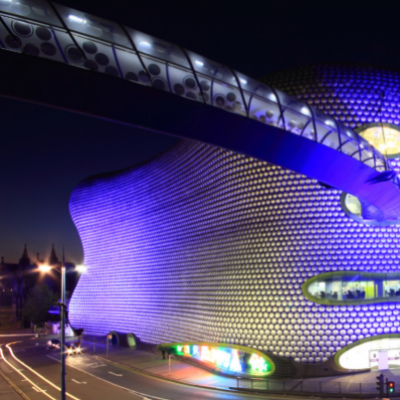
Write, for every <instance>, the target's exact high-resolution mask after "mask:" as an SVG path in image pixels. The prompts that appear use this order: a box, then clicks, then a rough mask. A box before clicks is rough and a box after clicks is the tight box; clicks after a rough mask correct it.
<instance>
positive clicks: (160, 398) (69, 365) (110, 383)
mask: <svg viewBox="0 0 400 400" xmlns="http://www.w3.org/2000/svg"><path fill="white" fill-rule="evenodd" d="M47 357H49V358H51V359H53V360H55V361H58V362H61V361H60V360H57V358H54V357H52V356H50V355H47ZM67 365H68V367H71V368H75V369H77V370H78V371H81V372H83V373H85V374H88V375H90V376H93V378H96V379H99V380H101V381H103V382H106V383H108V384H109V385H113V386H116V387H118V388H120V389H123V390H126V391H127V392H130V393H134V394H136V395H137V396H142V397H143V400H150V399H149V398H148V397H146V396H149V397H151V399H155V400H168V399H165V398H164V397H156V396H152V395H150V394H144V393H140V392H135V391H134V390H132V389H129V388H127V387H124V386H121V385H117V384H116V383H113V382H110V381H107V380H106V379H103V378H100V377H98V376H96V375H93V374H91V373H90V372H87V371H85V370H83V369H81V368H78V367H75V365H72V364H67Z"/></svg>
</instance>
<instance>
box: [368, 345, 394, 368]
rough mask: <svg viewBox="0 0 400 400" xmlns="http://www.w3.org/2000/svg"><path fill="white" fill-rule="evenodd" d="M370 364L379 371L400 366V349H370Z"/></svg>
mask: <svg viewBox="0 0 400 400" xmlns="http://www.w3.org/2000/svg"><path fill="white" fill-rule="evenodd" d="M369 366H370V368H374V369H377V370H379V371H381V370H385V369H392V368H400V349H387V350H383V349H376V350H370V352H369Z"/></svg>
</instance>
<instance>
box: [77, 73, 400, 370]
mask: <svg viewBox="0 0 400 400" xmlns="http://www.w3.org/2000/svg"><path fill="white" fill-rule="evenodd" d="M265 79H266V80H267V81H268V83H272V84H274V85H276V86H278V87H279V88H281V89H283V90H286V91H290V92H292V94H295V95H297V96H298V97H301V98H303V99H306V100H307V101H309V102H311V103H313V104H314V105H315V106H316V107H319V108H321V109H323V110H324V111H325V112H326V113H330V114H331V115H332V116H334V117H336V118H338V119H340V120H342V121H343V122H344V123H345V124H348V125H349V126H351V127H353V128H357V127H358V126H360V125H363V124H365V123H369V122H377V120H378V121H379V119H380V120H381V122H387V123H392V124H399V123H400V113H399V108H400V102H399V97H398V95H397V94H396V87H398V86H396V85H398V80H399V79H400V73H398V72H396V71H389V70H384V69H380V68H372V67H362V66H330V65H321V66H314V67H307V68H300V69H296V70H291V71H284V72H281V73H277V74H275V75H271V76H269V77H267V78H265ZM382 93H383V95H382ZM390 163H391V165H392V167H393V169H394V170H395V171H399V169H400V161H399V160H396V159H392V160H390ZM340 197H341V192H340V191H339V190H336V189H332V188H329V187H326V186H325V185H324V186H322V185H320V184H319V183H318V182H317V181H315V180H313V179H309V178H307V177H304V176H301V175H299V174H296V173H293V172H291V171H288V170H284V169H282V168H280V167H277V166H274V165H271V164H268V163H266V162H263V161H258V160H256V159H253V158H250V157H247V156H244V155H240V154H236V153H233V152H230V151H226V150H223V149H219V148H216V147H213V146H210V145H206V144H202V143H198V142H194V141H189V140H183V141H181V142H179V143H178V144H177V145H176V146H175V147H174V148H172V149H171V150H169V151H167V152H166V153H164V154H162V155H160V156H159V157H157V158H156V159H154V160H152V161H150V162H148V163H146V164H143V165H141V166H138V167H134V168H131V169H127V170H124V171H120V172H116V173H112V174H106V175H101V176H96V177H92V178H89V179H87V180H85V181H83V182H82V183H81V184H80V185H79V186H78V187H77V188H76V189H75V190H74V192H73V194H72V197H71V201H70V210H71V215H72V218H73V220H74V222H75V224H76V227H77V229H78V231H79V234H80V237H81V239H82V243H83V247H84V252H85V263H86V265H87V266H88V274H87V275H84V276H82V278H81V280H80V281H79V283H78V286H77V288H76V290H75V293H74V295H73V298H72V300H71V305H70V309H71V321H72V322H73V324H74V325H76V326H80V327H84V328H85V332H87V333H92V334H98V335H103V334H105V333H107V332H109V331H110V330H117V331H121V332H131V333H134V334H135V335H137V337H139V338H140V339H141V340H143V341H145V342H149V343H155V344H156V343H168V342H179V341H180V342H183V341H188V342H201V341H209V342H223V343H233V344H238V345H245V346H249V347H253V348H256V349H259V350H262V351H268V352H272V353H274V354H275V355H278V356H282V357H285V358H291V359H294V360H295V361H300V362H312V363H314V362H316V363H318V362H321V361H325V360H327V359H328V358H330V357H331V356H333V355H335V353H337V352H339V351H341V352H342V353H343V349H345V348H346V346H348V345H352V347H354V343H355V342H356V341H358V340H364V341H365V340H366V339H367V341H368V338H369V337H371V338H373V337H374V338H375V336H376V335H385V334H386V335H393V337H397V334H398V333H400V303H399V302H397V300H398V299H397V293H396V292H398V293H399V294H400V285H398V281H397V275H398V274H394V273H395V272H396V271H398V268H399V252H400V246H399V241H400V226H399V225H389V226H371V225H367V224H363V223H360V222H356V221H354V220H352V219H351V218H349V217H348V216H347V215H346V214H345V212H344V211H343V209H342V206H341V202H340ZM330 272H334V273H335V274H332V275H340V276H342V275H346V273H347V272H349V273H350V272H351V273H353V275H354V272H360V273H364V275H363V276H364V278H360V279H359V280H360V282H361V281H362V280H363V279H364V280H366V281H368V279H370V278H369V277H370V276H372V275H373V274H372V273H375V274H378V275H379V279H380V282H381V281H382V282H383V283H382V284H381V286H380V287H381V289H380V290H381V291H382V290H383V294H382V293H381V294H380V295H381V296H383V297H385V299H384V301H382V299H380V301H377V302H374V301H373V300H372V301H366V300H367V299H368V296H370V294H369V289H368V288H367V286H365V285H364V286H363V284H361V286H357V288H358V289H357V290H358V291H359V292H360V293H364V298H363V295H362V294H361V295H359V294H358V293H357V290H356V288H355V287H350V286H346V288H347V289H346V294H345V295H344V296H342V297H341V300H342V302H340V301H339V300H340V299H336V300H338V301H339V302H336V303H335V301H333V302H331V303H332V304H331V303H329V302H327V301H326V298H327V297H329V296H334V294H332V291H331V293H328V289H327V288H328V286H324V288H325V291H326V295H325V299H324V300H323V301H322V300H321V301H320V300H319V299H318V296H317V297H315V296H314V297H310V296H306V295H305V292H304V290H306V289H305V287H306V286H307V285H304V284H305V283H307V281H308V280H309V279H311V278H313V277H316V276H317V275H320V274H324V275H321V276H323V277H325V276H326V275H329V273H330ZM368 273H369V275H368ZM371 274H372V275H371ZM390 274H392V275H390ZM381 276H382V277H383V278H380V277H381ZM329 279H331V281H332V278H329ZM341 279H342V278H341ZM314 280H315V279H314ZM344 280H345V279H344V278H343V279H342V281H344ZM370 280H371V279H370ZM317 281H318V279H317ZM331 281H330V282H331ZM342 281H341V282H342ZM353 281H354V280H353ZM368 282H369V281H368ZM388 282H389V283H388ZM331 283H332V282H331ZM399 283H400V281H399ZM335 284H336V283H335ZM341 284H342V285H343V282H342V283H341ZM353 285H354V284H353ZM374 285H376V288H378V284H377V283H376V282H375V283H374ZM385 285H386V286H385ZM388 285H389V286H388ZM390 285H391V286H390ZM396 285H397V286H399V287H397V286H396ZM307 287H311V286H310V285H308V286H307ZM343 287H344V286H343ZM374 288H375V286H374ZM382 288H383V289H382ZM352 289H354V290H352ZM374 290H375V289H374ZM376 290H378V289H376ZM392 290H393V292H392ZM351 293H353V294H351ZM374 293H375V292H374ZM385 293H386V294H385ZM393 293H394V294H393ZM350 295H352V296H353V298H352V299H351V302H350V301H348V302H347V300H349V299H348V298H346V296H350ZM376 296H378V292H376ZM310 298H312V299H313V300H314V301H312V300H310ZM331 298H332V297H331ZM333 299H334V298H333ZM399 299H400V297H399ZM384 337H387V336H384ZM397 342H398V341H393V343H397ZM394 346H397V344H394ZM352 351H353V350H352ZM361 367H364V368H365V367H368V365H362V366H361ZM352 368H353V369H354V366H353V367H352Z"/></svg>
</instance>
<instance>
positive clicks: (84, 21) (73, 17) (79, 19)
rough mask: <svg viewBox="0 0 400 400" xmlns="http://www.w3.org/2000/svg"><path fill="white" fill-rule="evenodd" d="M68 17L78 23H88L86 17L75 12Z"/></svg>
mask: <svg viewBox="0 0 400 400" xmlns="http://www.w3.org/2000/svg"><path fill="white" fill-rule="evenodd" d="M68 19H69V20H70V21H72V22H77V23H78V24H86V22H87V21H86V19H84V18H81V17H78V16H77V15H74V14H69V15H68Z"/></svg>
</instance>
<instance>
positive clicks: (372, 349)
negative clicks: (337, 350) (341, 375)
mask: <svg viewBox="0 0 400 400" xmlns="http://www.w3.org/2000/svg"><path fill="white" fill-rule="evenodd" d="M382 356H383V357H386V358H388V360H389V365H400V338H385V339H379V340H371V341H368V342H366V343H362V344H360V345H358V346H355V347H353V348H351V349H350V350H348V351H346V352H344V353H343V354H342V355H341V356H340V357H339V365H340V366H342V367H343V368H347V369H352V370H357V369H365V368H371V367H377V366H378V363H379V358H380V357H382Z"/></svg>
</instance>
